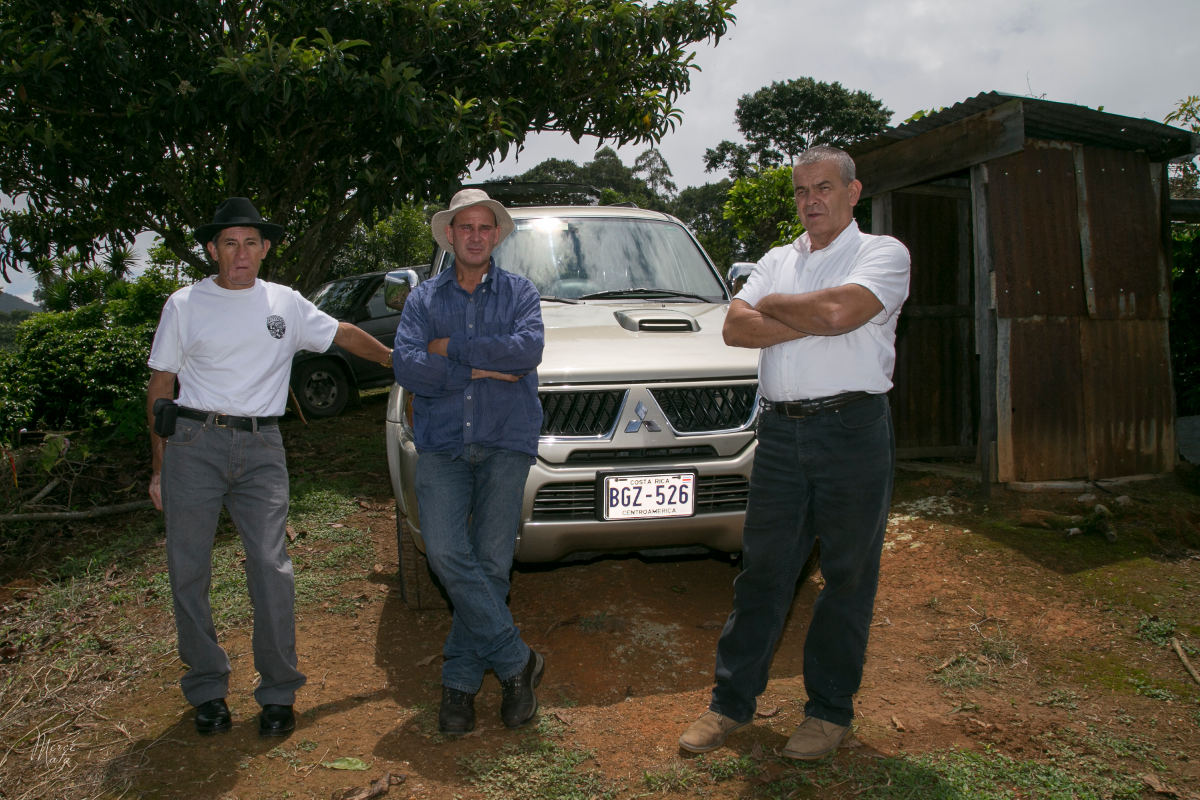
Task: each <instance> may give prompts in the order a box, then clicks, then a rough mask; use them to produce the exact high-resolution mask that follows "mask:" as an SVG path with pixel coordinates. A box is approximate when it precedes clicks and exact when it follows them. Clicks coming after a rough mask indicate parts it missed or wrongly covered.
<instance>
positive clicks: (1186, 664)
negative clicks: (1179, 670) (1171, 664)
mask: <svg viewBox="0 0 1200 800" xmlns="http://www.w3.org/2000/svg"><path fill="white" fill-rule="evenodd" d="M1171 647H1174V648H1175V655H1177V656H1179V660H1180V661H1182V662H1183V668H1184V669H1186V670H1187V671H1188V675H1191V676H1192V680H1194V681H1195V682H1196V683H1200V675H1197V674H1196V668H1195V667H1193V666H1192V662H1191V661H1188V657H1187V655H1186V654H1185V653H1184V652H1183V647H1182V646H1180V644H1179V640H1178V639H1176V638H1175V637H1174V636H1172V637H1171Z"/></svg>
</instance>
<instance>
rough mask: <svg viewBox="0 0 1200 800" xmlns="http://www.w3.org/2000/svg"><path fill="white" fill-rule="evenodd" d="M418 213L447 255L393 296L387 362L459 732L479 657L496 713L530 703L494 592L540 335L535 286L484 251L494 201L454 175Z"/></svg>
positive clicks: (508, 541) (500, 235) (466, 720)
mask: <svg viewBox="0 0 1200 800" xmlns="http://www.w3.org/2000/svg"><path fill="white" fill-rule="evenodd" d="M430 226H431V227H432V229H433V231H432V232H433V237H434V239H436V240H437V242H438V244H439V245H441V246H442V248H443V249H445V250H446V251H448V252H451V253H453V254H454V263H453V265H452V266H451V267H449V268H448V269H445V270H443V271H442V272H440V273H439V274H438V275H436V276H434V277H433V278H430V279H429V280H427V281H425V282H424V283H421V284H419V285H418V286H417V288H416V289H414V290H413V292H412V294H411V295H410V296H409V298H408V300H407V301H406V302H405V304H404V313H403V314H402V315H401V316H400V325H399V327H398V328H397V330H396V359H395V367H394V369H395V372H396V381H397V383H399V384H400V385H401V386H403V387H405V388H406V389H408V390H409V391H410V392H412V393H413V426H414V436H415V439H416V447H417V453H418V460H417V474H416V490H417V506H418V508H419V511H420V515H421V533H422V536H423V537H424V539H425V553H426V555H428V556H429V565H430V567H431V568H432V569H433V571H434V574H436V575H437V576H438V579H439V580H441V582H442V586H444V587H445V589H446V594H447V595H449V597H450V602H451V605H453V607H454V620H453V623H452V624H451V626H450V634H449V635H448V636H447V637H446V643H445V644H444V645H443V647H442V656H443V661H442V703H441V707H440V709H439V711H438V729H439V730H440V731H441V732H442V733H444V734H451V735H461V734H465V733H467V732H469V731H471V730H472V729H473V728H474V727H475V695H476V693H477V692H478V691H479V688H480V685H481V684H482V682H483V676H484V673H485V672H486V671H488V670H492V671H493V672H495V674H496V677H497V678H499V679H500V686H501V690H502V696H501V700H500V719H501V721H502V722H503V723H504V724H505V725H506V726H508V727H510V728H515V727H517V726H519V725H524V724H525V723H527V722H529V721H530V720H531V719H533V717H534V715H535V714H536V713H537V697H536V695H535V694H534V687H536V686H537V685H538V682H539V681H541V679H542V671H543V669H544V667H545V660H544V659H543V657H542V655H541V654H540V653H537V652H534V651H533V650H531V649H530V647H529V645H527V644H526V643H525V642H524V641H522V639H521V631H520V630H519V629H518V628H517V626H516V624H515V623H514V622H513V617H512V614H511V613H510V612H509V609H508V605H507V603H506V600H507V597H508V587H509V573H510V572H511V570H512V560H513V551H514V549H515V545H516V538H517V526H518V525H519V524H520V519H521V501H522V498H523V496H524V489H525V477H526V476H527V475H528V474H529V467H530V465H531V464H532V463H533V459H534V457H535V456H536V455H537V442H538V433H539V431H540V430H541V426H542V406H541V403H540V402H539V401H538V394H537V386H538V379H537V365H538V364H540V363H541V361H542V347H543V342H544V335H543V329H542V308H541V298H540V296H539V295H538V291H537V289H536V288H535V287H534V285H533V284H532V283H531V282H530V281H529V279H527V278H525V277H523V276H520V275H516V274H514V273H511V272H508V271H507V270H503V269H501V268H500V267H499V266H497V265H496V260H495V259H494V258H493V257H492V251H493V250H494V249H495V247H496V246H497V245H498V244H500V242H501V240H502V239H504V237H506V236H507V235H508V234H510V233H512V231H513V229H514V225H513V220H512V217H511V216H510V215H509V213H508V210H507V209H505V208H504V206H502V205H501V204H500V203H498V202H496V201H495V200H492V199H491V198H489V197H488V196H487V193H486V192H484V191H482V190H480V189H463V190H462V191H460V192H458V193H457V194H456V195H454V197H453V198H451V200H450V207H449V208H448V209H446V210H445V211H439V212H438V213H437V214H434V216H433V220H432V222H431V223H430Z"/></svg>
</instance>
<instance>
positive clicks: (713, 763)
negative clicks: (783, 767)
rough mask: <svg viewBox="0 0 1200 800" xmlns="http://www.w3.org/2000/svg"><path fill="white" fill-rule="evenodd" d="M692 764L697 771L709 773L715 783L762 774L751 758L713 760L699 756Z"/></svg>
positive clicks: (730, 757)
mask: <svg viewBox="0 0 1200 800" xmlns="http://www.w3.org/2000/svg"><path fill="white" fill-rule="evenodd" d="M692 763H693V764H695V766H696V768H697V769H702V770H704V771H705V772H707V773H708V777H709V778H710V779H711V780H712V781H713V782H714V783H720V782H721V781H728V780H733V779H734V778H745V777H752V776H754V775H758V774H760V773H761V772H762V767H760V766H759V765H758V762H756V761H755V760H754V759H753V758H751V757H750V756H738V757H733V756H727V757H725V758H712V757H710V756H704V755H701V756H697V757H696V758H695V759H694V760H693V762H692Z"/></svg>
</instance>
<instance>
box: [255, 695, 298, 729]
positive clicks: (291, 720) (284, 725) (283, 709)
mask: <svg viewBox="0 0 1200 800" xmlns="http://www.w3.org/2000/svg"><path fill="white" fill-rule="evenodd" d="M294 730H296V715H295V714H294V713H293V712H292V707H291V706H277V705H271V704H270V703H268V704H267V705H265V706H263V709H262V713H261V714H259V715H258V735H259V736H287V735H288V734H289V733H291V732H292V731H294Z"/></svg>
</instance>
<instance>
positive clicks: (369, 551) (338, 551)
mask: <svg viewBox="0 0 1200 800" xmlns="http://www.w3.org/2000/svg"><path fill="white" fill-rule="evenodd" d="M374 557H375V548H374V547H373V546H372V545H371V543H370V542H369V541H365V542H364V541H362V540H361V539H360V540H358V541H355V542H350V543H347V544H342V545H338V546H337V547H335V548H333V549H332V550H330V551H329V552H327V553H322V554H321V555H320V556H318V557H316V558H315V559H314V560H313V562H312V564H311V565H310V566H313V567H320V568H321V569H329V570H351V571H357V570H362V569H364V568H369V567H370V566H371V561H372V559H374Z"/></svg>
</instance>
